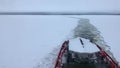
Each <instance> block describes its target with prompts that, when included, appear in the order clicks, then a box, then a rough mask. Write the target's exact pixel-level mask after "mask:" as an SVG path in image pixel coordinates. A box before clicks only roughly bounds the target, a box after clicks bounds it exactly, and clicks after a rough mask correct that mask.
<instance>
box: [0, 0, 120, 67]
mask: <svg viewBox="0 0 120 68" xmlns="http://www.w3.org/2000/svg"><path fill="white" fill-rule="evenodd" d="M0 11H1V12H2V11H74V12H91V11H93V12H94V11H95V12H100V11H104V12H119V11H120V0H0ZM69 17H79V18H88V19H90V21H91V23H92V24H93V25H95V26H96V27H97V28H98V30H100V31H101V34H102V36H103V37H104V39H105V41H106V42H107V44H108V45H109V46H111V49H112V51H113V52H114V55H116V57H117V58H118V60H119V61H120V58H119V57H120V52H119V48H120V43H119V42H120V38H119V35H120V30H119V29H120V16H112V15H111V16H102V15H101V16H100V15H99V16H95V15H94V16H92V15H91V16H84V15H82V16H75V15H74V16H26V15H23V16H22V15H21V16H10V15H9V16H3V15H1V16H0V68H33V66H35V65H36V64H37V63H39V62H40V60H41V58H43V57H44V56H45V55H46V54H47V53H49V52H50V51H51V50H52V49H53V47H55V46H57V45H59V44H61V43H62V41H64V39H65V38H66V37H68V35H69V34H70V32H71V31H72V29H73V28H74V27H75V26H76V24H77V21H78V20H77V19H72V18H69Z"/></svg>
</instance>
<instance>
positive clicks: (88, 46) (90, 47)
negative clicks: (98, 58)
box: [69, 38, 99, 53]
mask: <svg viewBox="0 0 120 68" xmlns="http://www.w3.org/2000/svg"><path fill="white" fill-rule="evenodd" d="M81 40H82V41H83V43H84V45H82V44H81V42H80V40H79V39H78V38H76V39H72V40H70V44H69V48H70V50H72V51H76V52H84V53H93V52H97V51H99V49H98V48H97V47H96V45H94V44H92V43H91V42H89V40H87V39H83V38H81Z"/></svg>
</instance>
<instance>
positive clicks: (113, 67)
mask: <svg viewBox="0 0 120 68" xmlns="http://www.w3.org/2000/svg"><path fill="white" fill-rule="evenodd" d="M96 46H97V47H98V48H99V49H100V51H101V55H102V56H104V58H106V59H107V60H108V61H109V62H110V64H111V68H120V66H119V65H118V63H116V62H115V61H114V60H113V59H112V58H111V57H110V56H109V54H107V53H106V52H105V51H104V50H103V49H102V48H101V47H100V46H99V45H97V44H96Z"/></svg>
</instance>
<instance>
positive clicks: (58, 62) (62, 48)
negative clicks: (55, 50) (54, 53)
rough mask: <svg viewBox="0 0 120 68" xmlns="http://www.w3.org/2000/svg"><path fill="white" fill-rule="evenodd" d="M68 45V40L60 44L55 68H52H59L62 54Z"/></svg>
mask: <svg viewBox="0 0 120 68" xmlns="http://www.w3.org/2000/svg"><path fill="white" fill-rule="evenodd" d="M68 44H69V40H68V41H65V42H64V43H63V44H62V47H61V49H60V51H59V54H58V57H57V60H56V63H55V67H54V68H60V67H61V62H62V56H63V54H64V53H65V50H67V47H68Z"/></svg>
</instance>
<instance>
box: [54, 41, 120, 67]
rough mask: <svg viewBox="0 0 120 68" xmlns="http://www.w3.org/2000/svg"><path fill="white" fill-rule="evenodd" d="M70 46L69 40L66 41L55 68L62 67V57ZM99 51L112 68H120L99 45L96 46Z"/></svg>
mask: <svg viewBox="0 0 120 68" xmlns="http://www.w3.org/2000/svg"><path fill="white" fill-rule="evenodd" d="M68 45H69V40H68V41H65V42H64V43H63V44H62V47H61V49H60V51H59V54H58V57H57V60H56V63H55V66H54V68H60V67H61V62H62V56H63V54H64V53H65V51H66V50H67V47H68ZM95 45H96V46H97V47H98V49H99V50H100V52H101V55H102V56H103V57H104V58H106V59H107V60H108V61H109V62H110V65H111V68H120V66H119V65H118V63H116V62H115V61H114V60H113V59H112V58H111V57H110V56H109V54H107V53H106V52H105V51H104V50H103V49H102V48H101V47H100V46H99V45H97V44H95Z"/></svg>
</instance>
